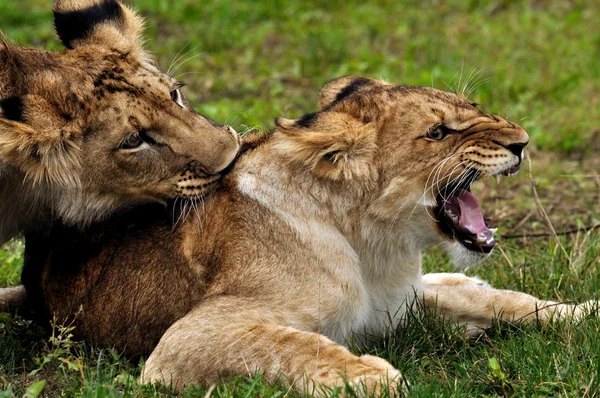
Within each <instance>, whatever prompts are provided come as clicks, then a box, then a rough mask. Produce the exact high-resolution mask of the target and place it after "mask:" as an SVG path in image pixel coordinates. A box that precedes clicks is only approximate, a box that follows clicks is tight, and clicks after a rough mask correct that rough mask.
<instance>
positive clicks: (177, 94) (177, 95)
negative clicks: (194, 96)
mask: <svg viewBox="0 0 600 398" xmlns="http://www.w3.org/2000/svg"><path fill="white" fill-rule="evenodd" d="M171 99H172V100H173V102H175V103H176V104H177V105H179V106H180V107H182V108H186V105H185V100H184V97H183V93H182V92H181V89H180V88H177V89H175V90H173V91H171Z"/></svg>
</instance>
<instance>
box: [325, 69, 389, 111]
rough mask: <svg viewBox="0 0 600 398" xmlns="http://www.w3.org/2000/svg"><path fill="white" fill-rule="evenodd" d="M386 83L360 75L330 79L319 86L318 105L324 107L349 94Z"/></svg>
mask: <svg viewBox="0 0 600 398" xmlns="http://www.w3.org/2000/svg"><path fill="white" fill-rule="evenodd" d="M386 85H388V83H386V82H384V81H382V80H375V79H371V78H368V77H361V76H344V77H340V78H338V79H334V80H331V81H329V82H327V83H325V85H324V86H323V88H321V93H320V95H319V107H320V108H321V109H325V108H327V107H329V106H331V105H333V104H334V103H336V102H338V101H341V100H342V99H344V98H346V97H348V96H350V95H351V94H354V93H357V92H361V91H365V90H367V89H370V88H373V87H378V86H386Z"/></svg>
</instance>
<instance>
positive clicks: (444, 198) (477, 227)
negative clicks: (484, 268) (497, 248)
mask: <svg viewBox="0 0 600 398" xmlns="http://www.w3.org/2000/svg"><path fill="white" fill-rule="evenodd" d="M518 171H519V166H518V165H517V166H513V167H510V168H507V169H505V170H503V171H501V172H500V174H503V175H506V176H512V175H515V174H516V173H517V172H518ZM479 177H480V172H478V171H477V170H474V169H468V170H467V171H466V172H465V174H464V176H463V178H461V179H460V181H461V182H460V183H450V184H448V185H446V186H445V187H444V188H442V189H441V190H440V193H439V194H438V195H437V198H436V200H437V207H436V209H435V217H436V219H437V221H438V224H439V227H440V229H441V231H442V232H443V233H445V234H446V235H448V236H449V237H451V238H453V239H455V240H457V241H458V242H460V243H461V244H462V245H463V246H464V247H466V248H467V249H469V250H471V251H473V252H478V253H484V254H488V253H490V252H491V251H492V249H493V248H494V244H495V243H496V240H495V238H494V232H496V229H495V228H492V227H491V225H490V220H489V219H488V218H486V217H484V215H483V213H482V211H481V206H480V204H479V199H477V197H476V196H475V195H473V194H472V193H471V185H472V184H473V182H475V181H477V180H478V179H479Z"/></svg>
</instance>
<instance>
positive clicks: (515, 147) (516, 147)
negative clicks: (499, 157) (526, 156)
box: [506, 141, 529, 160]
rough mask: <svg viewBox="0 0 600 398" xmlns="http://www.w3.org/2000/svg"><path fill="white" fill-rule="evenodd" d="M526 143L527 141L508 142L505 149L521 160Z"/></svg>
mask: <svg viewBox="0 0 600 398" xmlns="http://www.w3.org/2000/svg"><path fill="white" fill-rule="evenodd" d="M527 144H529V141H526V142H519V143H516V144H510V145H507V146H506V149H508V150H509V151H511V152H512V153H514V154H515V156H516V157H518V158H519V159H520V160H523V149H525V147H526V146H527Z"/></svg>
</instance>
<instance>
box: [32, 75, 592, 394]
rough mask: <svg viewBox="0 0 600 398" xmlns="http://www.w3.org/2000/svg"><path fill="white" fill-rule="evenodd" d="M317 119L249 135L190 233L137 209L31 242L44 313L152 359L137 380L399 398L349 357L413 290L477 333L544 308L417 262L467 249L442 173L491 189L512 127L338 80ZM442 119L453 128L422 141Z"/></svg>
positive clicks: (422, 93) (518, 141)
mask: <svg viewBox="0 0 600 398" xmlns="http://www.w3.org/2000/svg"><path fill="white" fill-rule="evenodd" d="M357 82H360V84H358V83H357ZM321 106H322V109H321V110H320V111H319V112H317V113H315V114H312V115H307V116H305V117H304V118H302V119H299V120H288V119H279V120H278V123H277V124H278V127H277V128H276V129H275V131H274V132H273V133H271V134H268V135H263V136H249V137H247V138H245V142H246V145H244V146H245V152H244V153H243V155H242V156H241V157H240V158H239V160H238V162H236V164H235V166H234V168H233V170H232V172H231V173H230V174H228V175H227V176H226V177H225V178H224V179H223V180H222V183H221V184H220V186H219V187H218V188H217V189H216V191H215V192H214V193H213V194H211V195H209V197H207V199H206V202H205V213H204V214H202V217H198V218H197V217H190V218H188V219H186V220H185V222H184V223H183V225H182V227H181V228H179V229H176V230H172V229H171V228H170V225H169V223H168V221H166V220H168V216H167V215H165V214H163V210H162V209H160V208H158V209H157V208H140V209H138V210H136V211H134V212H131V213H129V214H126V215H121V216H118V217H115V218H113V219H111V220H110V221H109V222H107V223H105V224H103V225H97V226H94V227H92V228H91V229H90V230H89V231H88V233H87V234H86V235H82V234H81V233H80V232H78V231H77V230H73V229H69V228H67V229H65V228H59V229H55V230H54V231H53V232H52V234H51V237H50V238H49V239H46V240H43V241H40V242H38V245H37V247H36V246H29V245H28V253H29V254H30V255H31V256H30V260H31V261H28V263H29V264H30V265H31V264H37V266H40V267H41V270H40V272H41V277H40V278H38V279H37V281H38V282H37V283H40V281H41V289H40V290H41V291H43V292H44V297H41V298H40V299H41V300H42V301H41V302H40V303H38V304H37V305H38V307H41V306H46V311H47V315H48V316H50V315H52V314H54V315H57V316H58V317H59V319H63V318H65V317H70V316H73V314H74V313H76V312H78V315H77V318H76V321H75V324H76V325H77V329H76V330H77V331H78V332H79V333H80V335H82V336H83V337H86V338H89V339H91V340H93V341H96V342H98V343H102V344H109V345H112V346H115V347H117V349H119V350H123V351H125V352H126V353H128V354H129V355H138V354H150V353H151V355H150V357H149V358H148V360H147V362H146V365H145V367H144V370H143V374H142V380H143V381H144V382H154V381H162V382H165V383H167V384H170V383H172V384H173V385H174V386H176V387H177V388H181V387H183V386H184V385H186V384H190V383H199V382H205V383H214V382H217V381H218V380H219V377H225V378H227V377H230V376H233V375H241V374H248V373H249V372H250V373H251V372H254V371H260V372H263V373H264V374H265V375H266V377H267V378H268V379H273V378H275V377H277V376H279V375H280V374H283V375H284V376H285V377H286V380H287V381H288V382H289V383H291V384H294V385H295V386H296V387H299V388H302V389H308V390H312V389H313V388H315V387H316V386H318V385H326V386H334V385H340V384H341V383H342V377H346V378H348V379H349V381H350V382H351V383H361V382H362V383H366V385H367V387H368V388H370V389H376V388H379V387H381V383H384V384H387V383H391V388H392V390H394V389H395V388H396V387H397V383H398V382H400V381H401V380H402V378H401V376H400V372H399V371H398V370H396V369H394V368H393V367H392V365H390V364H389V363H387V362H386V361H384V360H383V359H381V358H376V357H372V356H367V355H365V356H356V355H354V354H352V353H351V352H350V351H348V350H347V349H346V348H345V347H344V346H343V344H345V343H347V342H348V341H349V339H350V338H351V337H353V338H356V341H364V342H365V343H368V342H369V338H370V336H376V337H377V336H379V337H380V336H383V335H385V334H386V333H388V332H389V331H390V328H394V327H396V326H397V325H398V324H399V322H400V321H401V320H402V319H403V316H404V313H405V309H406V306H407V300H408V301H410V300H412V299H414V293H415V292H416V293H417V297H422V294H423V295H424V297H425V303H426V304H427V305H429V306H432V307H433V306H436V305H437V306H439V307H440V308H441V310H442V312H443V314H445V315H448V316H451V317H455V318H456V319H458V320H459V321H463V322H465V323H467V324H468V325H469V326H470V327H471V326H473V327H485V326H486V325H488V324H489V323H490V322H491V320H492V319H493V318H494V317H495V316H497V315H498V316H501V317H502V318H503V319H507V320H516V319H520V318H524V319H530V317H529V318H528V317H527V315H529V314H536V313H537V310H538V309H539V308H542V307H543V305H544V303H546V302H543V301H540V300H537V299H535V298H532V297H530V296H527V295H525V294H523V293H516V292H505V291H501V290H495V289H492V288H490V287H489V286H487V285H485V284H483V283H481V282H480V281H478V280H476V279H472V278H467V277H465V276H460V275H458V276H457V274H442V275H436V274H432V275H425V276H422V275H421V253H422V251H423V250H424V249H426V248H427V247H428V246H431V245H436V244H444V245H446V244H447V245H450V246H449V247H451V248H453V247H454V246H453V245H455V244H458V243H457V242H455V241H454V240H453V239H452V238H450V237H448V236H447V235H445V234H443V233H442V232H441V231H440V230H439V228H438V224H437V222H436V221H435V220H434V219H433V218H432V217H431V213H432V206H433V204H432V202H433V197H435V195H436V194H437V193H438V192H436V190H437V189H439V188H436V185H435V184H433V187H434V189H433V190H432V191H431V192H430V190H429V189H427V188H428V186H429V185H430V182H428V180H430V177H431V173H432V172H433V171H435V170H436V167H437V165H439V164H440V161H441V160H443V159H444V158H446V157H447V156H449V155H452V154H456V155H457V156H455V157H453V158H450V159H449V161H448V163H449V164H447V165H446V166H444V168H443V170H441V171H440V175H439V176H438V177H436V180H437V181H438V182H441V183H442V184H443V181H446V180H448V179H451V178H453V177H456V176H460V175H461V173H463V172H464V168H465V167H464V166H462V169H461V164H462V163H461V162H462V161H463V160H465V159H466V160H470V161H472V162H473V164H471V163H469V165H470V166H469V167H477V168H478V170H479V171H480V173H481V175H482V176H487V175H492V174H495V173H497V172H499V171H502V170H504V169H505V168H507V167H512V166H514V165H515V164H516V163H517V162H518V161H519V159H517V158H518V156H516V155H515V154H514V153H513V152H512V151H511V150H509V149H508V148H509V145H519V146H520V147H522V146H523V145H524V144H525V143H526V142H527V135H526V133H525V132H524V131H523V130H522V129H521V128H520V127H519V126H517V125H515V124H513V123H511V122H509V121H507V120H505V119H503V118H501V117H499V116H494V115H489V114H486V113H483V112H481V111H480V110H479V109H477V108H475V107H474V106H472V105H471V104H469V102H468V101H467V100H466V99H465V98H463V97H461V96H459V95H455V94H451V93H445V92H441V91H437V90H434V89H429V88H420V87H404V86H393V85H390V84H387V83H385V82H380V81H376V80H371V79H366V78H353V77H347V78H343V79H341V80H335V81H333V82H331V83H329V84H327V85H326V86H325V87H324V88H323V91H322V93H321ZM440 123H443V124H445V125H448V126H449V127H451V128H453V129H455V130H456V133H454V134H451V135H449V136H447V137H446V139H444V140H442V141H435V140H431V139H429V138H428V137H427V135H426V132H427V131H429V130H430V129H431V128H432V126H436V125H438V124H440ZM475 162H476V163H475ZM475 165H476V166H475ZM465 250H466V249H465ZM40 253H48V255H47V256H46V255H45V254H44V255H40ZM36 255H37V256H38V258H34V257H35V256H36ZM473 255H474V254H473ZM26 287H27V290H28V291H29V289H30V287H29V286H26ZM34 290H37V287H36V288H35V289H34ZM507 298H509V299H508V300H507ZM538 305H539V306H538ZM80 309H81V310H80ZM561 309H562V310H563V311H562V313H561V314H563V315H565V316H573V315H579V314H581V313H583V311H582V307H577V306H564V307H561ZM546 315H548V316H546ZM550 315H551V313H550V312H545V313H544V316H543V317H541V318H542V319H543V320H544V319H548V317H549V316H550ZM390 322H391V324H390ZM161 336H162V337H161ZM159 339H160V341H159Z"/></svg>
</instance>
